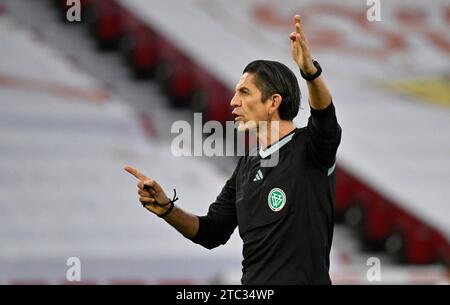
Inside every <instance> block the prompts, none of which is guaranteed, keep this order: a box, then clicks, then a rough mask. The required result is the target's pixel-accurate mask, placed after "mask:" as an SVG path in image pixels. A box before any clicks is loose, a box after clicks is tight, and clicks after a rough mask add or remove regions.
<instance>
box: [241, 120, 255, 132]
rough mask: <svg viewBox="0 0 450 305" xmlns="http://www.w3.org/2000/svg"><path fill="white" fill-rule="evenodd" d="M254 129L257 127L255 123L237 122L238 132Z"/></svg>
mask: <svg viewBox="0 0 450 305" xmlns="http://www.w3.org/2000/svg"><path fill="white" fill-rule="evenodd" d="M256 127H257V124H256V122H255V121H247V122H244V121H239V126H238V128H237V129H238V131H240V132H244V131H247V130H252V129H256Z"/></svg>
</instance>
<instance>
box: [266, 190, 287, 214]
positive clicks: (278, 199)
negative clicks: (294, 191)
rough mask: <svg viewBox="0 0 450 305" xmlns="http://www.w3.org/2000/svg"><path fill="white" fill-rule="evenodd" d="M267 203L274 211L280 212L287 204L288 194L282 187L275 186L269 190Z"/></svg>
mask: <svg viewBox="0 0 450 305" xmlns="http://www.w3.org/2000/svg"><path fill="white" fill-rule="evenodd" d="M267 203H268V204H269V208H270V209H271V210H272V211H274V212H278V211H279V210H281V209H282V208H283V207H284V205H285V204H286V194H285V193H284V192H283V190H282V189H279V188H273V189H272V190H271V191H270V192H269V196H268V197H267Z"/></svg>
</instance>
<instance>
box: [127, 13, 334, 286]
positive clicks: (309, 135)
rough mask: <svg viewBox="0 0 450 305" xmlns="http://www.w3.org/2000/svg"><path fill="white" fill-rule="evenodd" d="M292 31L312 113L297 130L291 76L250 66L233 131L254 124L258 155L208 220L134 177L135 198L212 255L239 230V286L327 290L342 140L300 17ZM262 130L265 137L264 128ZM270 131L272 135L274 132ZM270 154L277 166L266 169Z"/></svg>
mask: <svg viewBox="0 0 450 305" xmlns="http://www.w3.org/2000/svg"><path fill="white" fill-rule="evenodd" d="M294 20H295V32H292V33H291V35H290V39H291V52H292V57H293V59H294V60H295V62H296V63H297V65H298V67H299V69H300V72H301V74H302V77H303V78H305V79H306V80H307V81H306V83H307V87H308V92H309V103H310V106H311V116H310V118H309V120H308V125H307V127H304V128H301V129H297V128H295V126H294V123H293V121H292V120H293V119H294V117H295V116H296V115H297V113H298V110H299V104H300V89H299V86H298V83H297V79H296V77H295V75H294V74H293V73H292V71H291V70H289V69H288V68H287V67H286V66H284V65H283V64H281V63H278V62H273V61H254V62H252V63H250V64H249V65H248V66H247V67H246V68H245V69H244V73H243V75H242V77H241V79H240V80H239V82H238V84H237V86H236V93H235V95H234V97H233V98H232V100H231V103H230V105H231V107H232V108H233V114H234V115H235V116H236V120H237V121H239V124H240V125H239V126H240V127H239V129H241V130H247V129H249V128H252V127H256V128H257V133H258V138H259V143H260V147H259V153H258V154H250V153H249V154H247V155H246V156H244V157H242V158H241V159H240V160H239V163H238V165H237V167H236V169H235V171H234V173H233V175H232V176H231V178H230V179H229V180H228V181H227V182H226V184H225V186H224V187H223V189H222V191H221V193H220V195H219V196H218V197H217V199H216V201H215V202H214V203H213V204H211V206H210V207H209V211H208V214H207V215H206V216H200V217H199V216H196V215H192V214H189V213H187V212H185V211H183V210H182V209H181V208H179V207H175V206H174V204H173V202H174V201H175V200H176V199H177V198H174V199H173V200H169V198H168V197H167V196H166V194H165V193H164V191H163V189H162V188H161V186H160V185H158V183H157V182H156V181H154V180H153V179H150V178H147V177H146V176H145V175H143V174H142V173H140V172H139V171H137V170H136V169H133V168H131V167H129V166H126V167H125V170H126V171H128V172H130V173H131V174H133V175H134V176H135V177H136V178H138V179H139V180H140V182H139V183H138V188H139V190H138V194H139V195H140V197H139V200H140V202H141V203H142V204H143V205H144V206H145V208H146V209H147V210H149V211H150V212H152V213H154V214H156V215H158V216H160V217H163V218H164V220H165V221H167V222H168V223H169V224H170V225H172V226H173V227H175V228H176V229H177V230H178V231H179V232H180V233H182V234H183V235H184V236H185V237H186V238H189V239H191V240H192V241H193V242H194V243H198V244H200V245H202V246H204V247H206V248H208V249H212V248H214V247H217V246H219V245H221V244H225V243H226V242H227V241H228V239H229V238H230V235H231V234H232V233H233V231H234V229H235V228H236V226H238V228H239V234H240V236H241V238H242V240H243V241H244V246H243V247H244V248H243V256H244V260H243V261H242V266H243V268H242V270H243V276H242V283H243V284H330V283H331V280H330V277H329V274H328V270H329V254H330V249H331V242H332V237H333V215H334V214H333V213H334V209H333V206H334V197H335V196H334V195H335V172H334V167H335V161H336V151H337V148H338V146H339V143H340V139H341V128H340V127H339V125H338V123H337V120H336V115H335V110H334V105H333V103H332V100H331V95H330V92H329V91H328V89H327V87H326V85H325V82H324V80H323V78H322V77H321V68H320V65H319V64H318V63H317V62H316V61H313V60H312V58H311V54H310V51H309V45H308V42H307V40H306V38H305V36H304V33H303V30H302V26H301V19H300V16H298V15H296V16H295V17H294ZM263 125H265V126H267V128H266V131H265V132H264V128H261V126H263ZM274 131H275V132H274ZM274 154H278V155H277V157H278V158H277V163H275V164H273V166H265V167H263V166H262V163H263V161H267V159H268V158H269V157H271V156H273V155H274Z"/></svg>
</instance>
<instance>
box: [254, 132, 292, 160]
mask: <svg viewBox="0 0 450 305" xmlns="http://www.w3.org/2000/svg"><path fill="white" fill-rule="evenodd" d="M295 130H296V129H294V130H293V131H291V132H290V133H289V134H287V135H286V136H284V137H283V138H281V139H280V140H278V141H277V142H275V143H273V144H271V145H270V146H269V147H268V148H267V149H266V150H264V149H262V148H260V149H259V155H260V156H261V158H263V159H264V158H267V157H268V156H270V155H271V154H273V153H274V152H276V151H278V150H279V149H280V148H281V147H283V146H284V145H286V144H287V143H289V142H290V141H291V140H292V138H293V137H294V134H295Z"/></svg>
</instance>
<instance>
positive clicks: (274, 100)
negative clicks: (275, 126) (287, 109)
mask: <svg viewBox="0 0 450 305" xmlns="http://www.w3.org/2000/svg"><path fill="white" fill-rule="evenodd" d="M282 100H283V98H282V97H281V95H279V94H274V95H272V96H271V98H270V105H269V109H268V110H269V113H271V114H274V113H276V112H277V111H278V108H279V107H280V105H281V102H282Z"/></svg>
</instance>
